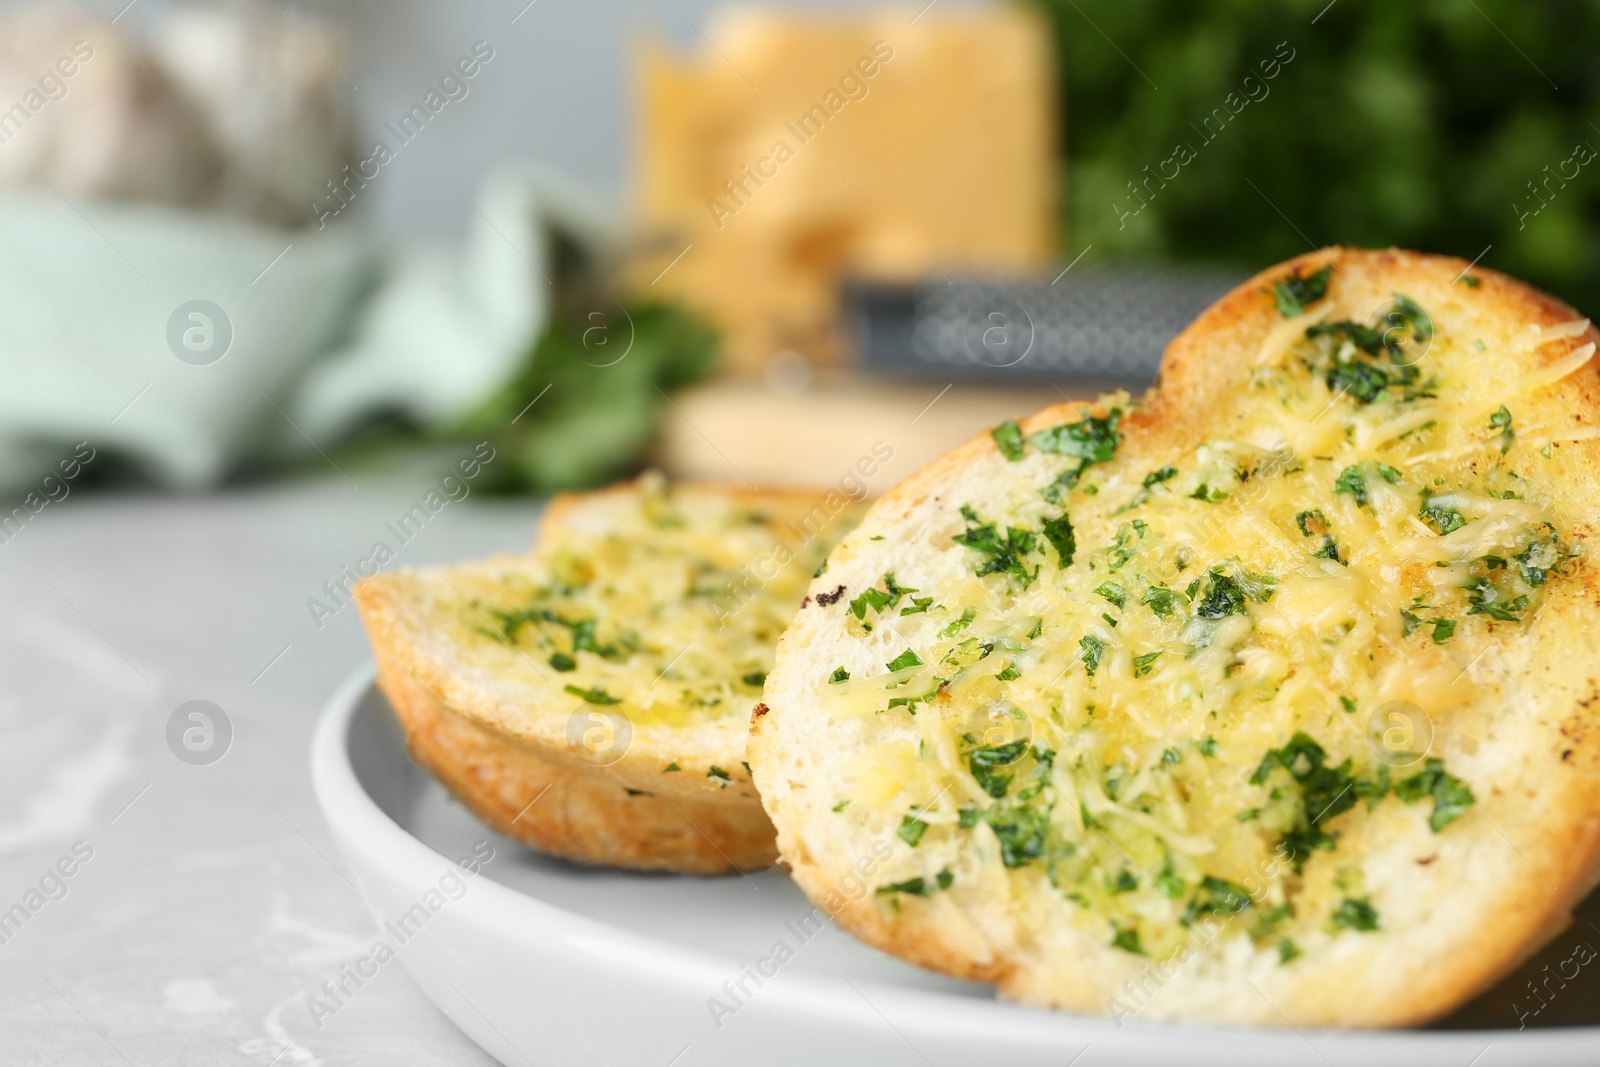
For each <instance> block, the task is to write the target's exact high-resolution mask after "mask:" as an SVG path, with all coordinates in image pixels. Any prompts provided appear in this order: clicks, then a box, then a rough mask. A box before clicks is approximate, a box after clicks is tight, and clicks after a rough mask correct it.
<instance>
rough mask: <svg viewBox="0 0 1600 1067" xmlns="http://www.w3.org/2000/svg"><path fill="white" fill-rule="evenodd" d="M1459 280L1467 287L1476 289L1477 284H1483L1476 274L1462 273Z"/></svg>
mask: <svg viewBox="0 0 1600 1067" xmlns="http://www.w3.org/2000/svg"><path fill="white" fill-rule="evenodd" d="M1461 281H1462V282H1463V283H1465V285H1466V287H1467V288H1468V289H1476V288H1477V287H1478V286H1480V285H1482V284H1483V279H1482V278H1480V277H1478V276H1477V275H1476V274H1463V275H1462V276H1461Z"/></svg>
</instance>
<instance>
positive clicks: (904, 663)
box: [886, 648, 922, 671]
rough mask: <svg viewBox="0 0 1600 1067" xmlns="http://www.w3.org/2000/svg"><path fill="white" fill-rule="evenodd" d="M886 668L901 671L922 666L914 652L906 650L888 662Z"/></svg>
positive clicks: (919, 658) (920, 660)
mask: <svg viewBox="0 0 1600 1067" xmlns="http://www.w3.org/2000/svg"><path fill="white" fill-rule="evenodd" d="M886 666H887V667H888V668H889V669H890V670H891V671H903V670H905V669H906V668H907V667H920V666H922V659H921V657H919V656H918V655H917V654H916V653H915V652H913V651H911V649H909V648H908V649H906V650H905V651H904V652H902V653H900V654H899V655H898V656H896V657H895V658H894V659H892V660H890V661H889V662H888V663H887V664H886Z"/></svg>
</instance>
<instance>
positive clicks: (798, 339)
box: [633, 6, 1057, 368]
mask: <svg viewBox="0 0 1600 1067" xmlns="http://www.w3.org/2000/svg"><path fill="white" fill-rule="evenodd" d="M916 14H917V13H916V12H915V11H912V10H906V9H883V10H878V11H875V12H870V13H859V14H829V15H825V16H820V15H800V14H794V13H780V12H773V11H756V10H750V9H740V8H735V9H731V10H730V11H729V12H727V13H726V14H724V15H723V16H722V17H721V18H720V19H719V20H717V21H715V22H713V23H711V24H709V25H708V27H707V30H706V35H707V38H708V42H707V43H708V45H709V47H705V48H703V49H702V50H701V51H700V52H697V53H696V54H694V55H682V54H679V53H676V52H674V51H672V50H670V49H668V48H666V47H665V46H662V45H659V44H648V45H644V46H641V48H640V49H639V52H638V55H637V116H636V119H637V129H636V140H637V145H636V151H635V165H636V168H637V173H636V181H635V192H634V196H635V208H636V212H637V215H638V221H639V223H640V224H641V226H642V229H643V231H644V233H645V235H646V238H647V248H648V251H647V252H645V253H642V254H641V255H640V256H639V258H638V260H637V261H636V262H635V264H634V270H633V276H634V280H635V282H636V283H637V284H638V285H639V286H640V287H641V288H649V289H650V290H651V292H652V293H657V294H660V295H663V296H670V297H675V298H677V299H681V300H683V301H684V302H686V303H688V304H690V305H691V306H693V307H696V308H698V309H700V310H702V311H704V312H705V313H707V314H708V315H710V317H711V318H712V319H713V320H714V321H715V322H716V324H717V325H718V326H719V327H720V328H721V330H722V331H723V334H724V337H725V340H726V342H727V347H728V351H729V354H730V356H731V357H732V361H733V363H734V364H735V365H736V366H738V367H742V368H751V367H756V366H760V365H761V364H762V363H763V362H764V361H765V360H766V359H767V358H768V357H769V356H771V355H772V354H773V353H775V352H779V351H783V350H795V351H799V352H801V353H802V354H804V355H806V356H808V357H810V358H812V359H814V360H819V361H822V362H827V361H829V360H831V359H835V358H837V353H838V342H837V339H836V337H835V332H834V321H835V317H836V306H837V291H838V282H839V279H840V278H841V277H844V276H854V277H865V278H873V279H888V280H905V279H912V278H917V277H923V276H936V275H937V273H945V274H949V275H954V274H955V273H957V272H963V271H974V270H987V271H1000V272H1010V271H1025V270H1031V269H1037V268H1038V267H1040V266H1041V265H1043V264H1044V263H1045V262H1046V261H1047V260H1048V259H1049V257H1050V255H1051V252H1052V249H1053V246H1054V236H1055V200H1056V195H1055V194H1056V187H1057V178H1056V137H1055V112H1054V105H1053V97H1052V93H1053V84H1054V76H1053V68H1052V59H1051V55H1050V51H1049V48H1048V44H1047V36H1046V34H1045V32H1044V29H1043V27H1042V25H1041V24H1040V23H1039V21H1038V19H1037V18H1036V17H1035V16H1034V15H1032V14H1031V13H1030V12H1027V11H1025V10H1023V9H1021V8H1018V7H1012V6H1004V7H1000V6H997V7H994V8H983V9H976V10H961V11H955V12H944V11H941V10H939V9H932V10H928V11H926V12H924V13H923V14H922V15H921V16H920V17H917V18H915V20H914V21H913V16H916ZM686 249H687V250H686Z"/></svg>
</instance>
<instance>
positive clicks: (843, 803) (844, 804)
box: [833, 798, 850, 811]
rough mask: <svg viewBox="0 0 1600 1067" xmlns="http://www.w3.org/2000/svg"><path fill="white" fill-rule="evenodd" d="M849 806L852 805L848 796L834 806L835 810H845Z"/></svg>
mask: <svg viewBox="0 0 1600 1067" xmlns="http://www.w3.org/2000/svg"><path fill="white" fill-rule="evenodd" d="M849 806H850V801H849V799H848V798H846V799H844V800H841V801H839V803H837V804H835V805H834V806H833V810H834V811H843V810H844V809H845V808H847V807H849Z"/></svg>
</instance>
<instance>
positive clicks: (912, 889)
mask: <svg viewBox="0 0 1600 1067" xmlns="http://www.w3.org/2000/svg"><path fill="white" fill-rule="evenodd" d="M877 891H878V892H879V893H884V894H888V893H908V894H910V895H911V896H914V897H925V896H927V895H928V883H927V882H925V881H924V880H923V879H922V877H921V876H918V877H916V878H907V879H906V880H905V881H903V882H890V883H889V884H888V885H880V886H879V887H878V889H877Z"/></svg>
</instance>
